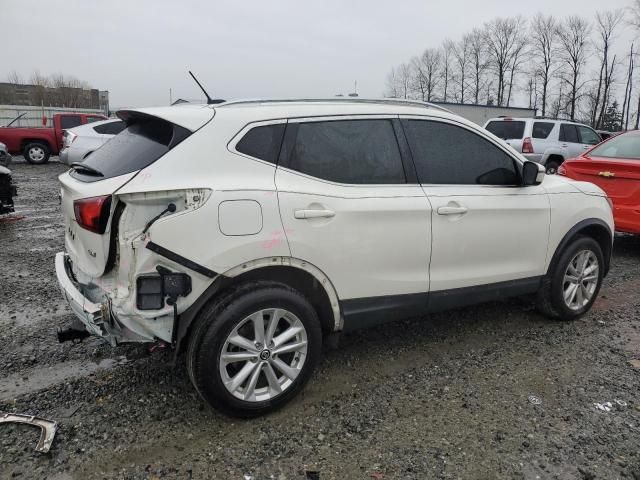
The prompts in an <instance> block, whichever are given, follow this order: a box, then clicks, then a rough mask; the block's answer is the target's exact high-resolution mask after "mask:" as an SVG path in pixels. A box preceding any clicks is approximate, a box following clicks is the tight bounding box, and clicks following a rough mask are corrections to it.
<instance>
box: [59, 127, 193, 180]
mask: <svg viewBox="0 0 640 480" xmlns="http://www.w3.org/2000/svg"><path fill="white" fill-rule="evenodd" d="M129 123H130V124H129V125H128V126H127V127H126V128H125V129H124V130H123V131H122V132H120V133H119V134H118V135H116V136H115V137H113V138H112V139H111V140H110V141H108V142H106V143H105V144H104V145H103V146H102V147H101V148H99V149H98V150H96V151H95V152H93V153H92V154H91V155H90V156H89V157H87V159H86V160H85V161H84V162H83V164H84V165H86V166H87V167H89V168H91V169H95V170H97V171H98V172H100V173H101V174H102V175H97V174H89V173H88V172H87V171H86V170H83V169H78V170H73V171H72V172H71V175H72V176H73V177H74V178H77V179H78V180H80V181H83V182H95V181H98V180H104V179H105V178H112V177H117V176H120V175H124V174H126V173H131V172H135V171H137V170H141V169H143V168H145V167H147V166H149V165H151V164H152V163H153V162H155V161H156V160H157V159H159V158H160V157H161V156H163V155H164V154H165V153H167V152H168V151H169V150H171V149H172V148H173V147H175V146H176V145H177V144H178V143H180V142H181V141H182V140H184V139H185V138H187V137H188V136H189V135H190V134H191V132H190V131H189V130H187V129H186V128H183V127H180V126H178V125H174V124H172V123H169V122H167V121H165V120H161V119H158V118H155V117H149V116H147V115H144V116H140V117H134V118H132V120H131V121H130V122H129Z"/></svg>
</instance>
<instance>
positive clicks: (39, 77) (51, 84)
mask: <svg viewBox="0 0 640 480" xmlns="http://www.w3.org/2000/svg"><path fill="white" fill-rule="evenodd" d="M7 83H9V84H11V85H15V86H16V87H17V88H20V87H23V86H25V85H32V86H33V88H32V89H31V90H30V91H29V103H30V104H32V105H38V106H39V105H44V106H51V105H57V106H65V107H71V108H83V107H84V108H87V104H86V103H87V94H86V91H87V90H91V89H92V87H91V85H90V84H89V83H88V82H86V81H84V80H79V79H78V78H76V77H74V76H73V75H65V74H62V73H54V74H51V75H45V74H42V73H40V71H39V70H34V71H33V72H32V73H31V76H30V77H29V78H28V80H25V79H24V78H23V77H22V75H20V74H19V73H18V72H16V71H15V70H14V71H12V72H10V73H9V74H8V75H7ZM18 96H19V94H18V92H17V91H14V92H13V97H15V98H13V99H7V100H6V101H7V102H8V103H11V104H17V103H19V102H18V100H17V97H18ZM88 108H90V107H88Z"/></svg>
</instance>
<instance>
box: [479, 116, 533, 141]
mask: <svg viewBox="0 0 640 480" xmlns="http://www.w3.org/2000/svg"><path fill="white" fill-rule="evenodd" d="M524 126H525V123H524V122H513V121H510V120H495V121H492V122H489V124H488V125H487V127H486V129H487V130H489V131H490V132H491V133H493V134H494V135H495V136H496V137H499V138H502V139H503V140H511V139H519V138H522V137H524Z"/></svg>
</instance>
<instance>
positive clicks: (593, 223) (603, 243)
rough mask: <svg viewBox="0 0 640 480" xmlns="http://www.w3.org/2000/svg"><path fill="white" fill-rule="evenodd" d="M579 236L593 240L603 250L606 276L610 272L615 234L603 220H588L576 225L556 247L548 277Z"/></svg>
mask: <svg viewBox="0 0 640 480" xmlns="http://www.w3.org/2000/svg"><path fill="white" fill-rule="evenodd" d="M579 235H585V236H588V237H591V238H593V239H594V240H595V241H596V242H598V244H599V245H600V248H601V249H602V255H603V257H604V275H606V274H607V273H608V272H609V267H610V265H611V252H612V250H613V232H612V231H611V229H610V228H609V225H607V224H606V223H605V222H604V221H603V220H600V219H599V218H588V219H585V220H582V221H580V222H578V223H577V224H575V225H574V226H573V227H572V228H571V229H570V230H569V231H568V232H567V233H566V234H565V236H564V237H562V240H561V241H560V243H559V244H558V246H557V247H556V250H555V252H554V254H553V257H552V259H551V262H549V267H548V268H547V275H548V274H549V272H550V271H551V270H552V268H553V266H554V265H555V264H556V262H557V261H558V258H559V257H560V255H562V252H563V250H564V249H565V248H566V247H567V246H568V245H569V244H570V243H571V241H572V240H573V239H574V238H576V237H577V236H579Z"/></svg>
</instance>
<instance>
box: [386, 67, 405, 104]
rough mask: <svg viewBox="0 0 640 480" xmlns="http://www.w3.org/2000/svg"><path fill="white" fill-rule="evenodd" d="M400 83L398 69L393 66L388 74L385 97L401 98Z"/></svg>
mask: <svg viewBox="0 0 640 480" xmlns="http://www.w3.org/2000/svg"><path fill="white" fill-rule="evenodd" d="M400 90H401V89H400V85H399V83H398V75H397V74H396V69H395V68H391V71H390V72H389V74H388V75H387V88H386V91H385V93H384V96H385V97H390V98H400Z"/></svg>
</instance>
